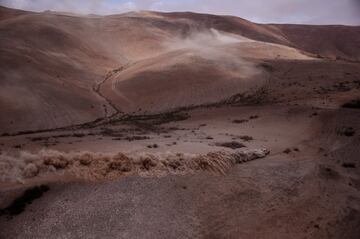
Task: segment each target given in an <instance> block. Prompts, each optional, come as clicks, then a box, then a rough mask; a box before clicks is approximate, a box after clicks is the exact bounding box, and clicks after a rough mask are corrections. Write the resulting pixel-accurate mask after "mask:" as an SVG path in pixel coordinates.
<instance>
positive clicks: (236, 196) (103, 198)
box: [0, 103, 360, 238]
mask: <svg viewBox="0 0 360 239" xmlns="http://www.w3.org/2000/svg"><path fill="white" fill-rule="evenodd" d="M275 112H276V113H275ZM314 113H316V114H314ZM187 114H188V115H189V116H188V118H187V119H185V120H182V121H176V122H169V123H166V124H164V125H161V128H163V130H165V129H166V130H165V131H166V132H165V133H151V131H149V132H147V134H146V135H147V136H148V137H149V139H139V140H135V141H131V142H128V140H127V139H123V140H112V139H113V138H114V137H113V136H103V138H102V139H101V140H100V139H98V136H96V137H94V136H84V137H81V138H73V137H69V138H58V139H57V141H58V142H57V143H56V145H54V146H51V148H52V149H56V150H59V151H69V150H74V149H76V150H80V151H85V150H86V151H89V152H91V151H93V152H99V151H103V152H108V153H110V152H111V151H116V152H131V153H132V154H135V152H137V151H139V152H141V151H147V152H148V153H151V154H155V155H156V154H157V153H158V152H166V151H171V152H178V153H184V152H188V153H189V152H191V153H194V154H205V153H207V152H211V151H224V150H225V151H230V152H231V151H236V150H239V149H234V150H233V149H227V148H222V147H219V146H216V143H219V142H230V141H237V142H242V143H244V144H245V145H246V146H247V147H248V148H267V149H269V150H270V152H271V153H270V155H268V156H267V157H265V158H263V159H256V160H253V161H249V162H246V163H241V164H236V165H232V166H231V167H228V168H226V170H225V172H223V173H220V172H216V171H212V170H210V171H209V170H207V169H204V170H200V171H195V172H190V171H186V170H185V171H183V172H182V173H181V175H173V176H172V174H173V173H171V172H169V174H162V175H157V174H156V173H154V174H143V175H140V177H139V176H138V175H137V174H128V173H123V172H120V173H119V174H116V176H115V178H116V179H113V180H111V181H100V182H85V181H84V178H82V177H81V176H80V177H74V175H71V173H65V174H64V173H62V170H60V171H58V172H55V173H54V172H53V173H46V174H43V175H39V176H37V177H34V178H28V179H24V181H23V182H24V183H25V185H24V186H21V184H18V183H15V184H13V183H11V184H7V186H6V185H3V187H2V188H3V189H2V190H1V198H2V204H6V203H9V202H11V200H12V198H14V197H17V196H19V195H21V192H22V190H23V189H25V188H28V187H29V186H31V185H39V184H44V185H47V187H48V188H49V190H48V191H46V192H44V194H43V195H42V197H40V198H39V199H36V200H34V201H33V202H32V203H31V205H27V206H26V208H25V209H24V211H22V212H21V213H20V214H18V215H10V214H8V215H3V216H2V217H1V219H0V220H1V221H0V222H1V224H2V225H3V228H4V230H2V231H1V235H2V236H3V237H5V236H6V238H49V237H57V238H62V237H66V236H67V235H68V236H70V237H82V236H84V235H86V237H87V238H97V237H107V238H111V237H116V238H128V237H131V238H154V237H155V238H204V237H205V238H305V237H306V238H340V237H341V238H357V236H358V235H359V233H360V232H359V227H358V226H359V223H360V214H359V210H360V208H359V207H360V205H359V197H360V192H359V190H360V183H359V180H360V178H359V164H358V163H359V162H358V158H359V155H360V152H359V147H358V146H359V142H360V137H359V134H358V133H355V135H353V136H346V135H344V134H343V133H342V131H341V130H342V129H343V127H345V126H346V127H350V126H351V127H352V128H353V129H354V130H355V132H358V131H359V130H360V122H359V121H358V119H359V117H360V111H359V110H358V109H347V108H322V109H320V108H316V109H315V108H313V107H305V106H299V105H298V103H297V104H295V105H277V106H276V105H271V106H254V107H248V106H247V107H245V106H243V107H234V106H223V107H217V108H209V109H197V110H193V111H188V112H187ZM250 116H258V117H253V119H250V120H249V121H246V122H242V123H235V122H238V121H234V120H241V119H249V117H250ZM240 122H241V121H240ZM200 125H202V126H201V127H200ZM113 127H114V126H113ZM180 128H181V130H180ZM130 132H131V131H130ZM138 133H139V132H137V133H136V135H138ZM127 135H128V136H131V135H133V134H131V133H127ZM169 135H170V136H169ZM241 135H242V136H243V135H247V136H251V137H253V140H250V141H247V142H244V140H242V139H240V138H238V137H237V136H241ZM37 136H38V135H37ZM27 138H29V136H26V137H24V136H17V137H15V138H14V139H11V140H13V141H11V140H10V139H6V140H4V139H3V140H2V143H3V144H13V143H15V142H16V143H19V142H21V140H24V142H27V143H26V144H24V145H23V146H22V147H23V150H34V149H36V148H37V147H40V146H37V144H40V143H39V141H35V142H32V141H31V140H29V139H27ZM173 141H175V142H177V143H176V145H172V142H173ZM40 142H41V141H40ZM69 142H72V144H70V145H69V144H68V143H69ZM153 143H156V144H157V145H158V148H154V149H153V148H151V149H149V148H148V147H147V146H148V145H151V144H153ZM169 145H171V146H169ZM7 146H8V145H7ZM84 167H86V166H84ZM150 171H151V168H150ZM54 174H55V175H56V176H54ZM78 176H79V175H78ZM85 180H89V178H86V179H85ZM90 180H91V178H90ZM59 181H62V183H60V182H59ZM16 185H18V186H16Z"/></svg>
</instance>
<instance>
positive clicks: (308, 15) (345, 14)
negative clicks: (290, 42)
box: [0, 0, 360, 25]
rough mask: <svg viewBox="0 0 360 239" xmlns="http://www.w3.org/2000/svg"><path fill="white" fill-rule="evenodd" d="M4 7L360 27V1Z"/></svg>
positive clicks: (138, 0)
mask: <svg viewBox="0 0 360 239" xmlns="http://www.w3.org/2000/svg"><path fill="white" fill-rule="evenodd" d="M0 4H1V5H4V6H8V7H13V8H19V9H25V10H32V11H44V10H48V9H49V10H54V11H69V12H77V13H96V14H114V13H121V12H127V11H133V10H158V11H194V12H205V13H213V14H226V15H236V16H240V17H243V18H245V19H249V20H252V21H255V22H260V23H269V22H274V23H305V24H347V25H360V0H257V1H255V0H236V1H234V0H221V1H219V0H118V1H115V0H62V1H56V0H0Z"/></svg>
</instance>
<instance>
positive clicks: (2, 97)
mask: <svg viewBox="0 0 360 239" xmlns="http://www.w3.org/2000/svg"><path fill="white" fill-rule="evenodd" d="M0 16H1V17H0V34H1V38H0V51H1V54H0V58H1V59H0V60H1V62H2V64H1V66H0V77H1V82H0V84H1V87H0V112H1V115H3V116H5V117H1V118H0V125H1V130H0V131H1V132H2V133H14V132H18V131H28V130H42V129H51V128H58V127H64V126H69V125H76V124H81V123H85V122H89V121H93V120H96V119H99V118H104V117H109V116H111V115H113V114H115V113H116V112H120V113H126V114H129V113H135V112H138V113H141V114H143V113H145V114H147V113H157V112H160V111H169V110H170V111H171V110H174V109H177V108H179V107H189V106H194V105H206V104H211V103H216V102H220V101H224V100H226V99H228V98H231V97H232V96H234V95H237V94H240V93H246V92H247V91H249V90H254V88H259V87H263V84H264V83H265V82H266V80H265V79H268V78H269V77H270V74H271V72H270V71H269V67H267V68H266V67H265V68H264V67H262V66H264V64H263V63H264V62H265V61H267V60H269V59H272V60H273V59H278V60H284V61H291V60H296V61H321V60H324V61H327V60H328V59H335V58H338V59H340V60H351V61H357V60H359V59H360V47H358V46H359V39H360V30H359V29H360V28H359V27H347V26H298V25H274V24H271V25H264V24H255V23H252V22H249V21H246V20H244V19H241V18H238V17H231V16H214V15H207V14H196V13H159V12H133V13H127V14H119V15H111V16H102V17H101V16H77V15H70V14H68V15H67V14H63V13H56V12H44V13H34V12H26V11H20V10H14V9H8V8H4V7H1V8H0ZM324 36H326V37H324ZM270 68H271V67H270ZM200 89H201V90H200ZM255 90H256V89H255ZM159 92H160V93H159ZM15 95H16V96H17V97H14V96H15ZM164 99H166V102H165V100H164Z"/></svg>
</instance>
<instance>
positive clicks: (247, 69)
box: [163, 28, 261, 78]
mask: <svg viewBox="0 0 360 239" xmlns="http://www.w3.org/2000/svg"><path fill="white" fill-rule="evenodd" d="M251 41H252V40H250V39H247V38H245V37H242V36H239V35H235V34H231V33H225V32H220V31H218V30H216V29H213V28H211V29H208V30H202V31H200V30H193V31H192V32H190V33H189V34H188V35H187V36H186V37H177V38H173V39H172V40H170V41H167V42H164V43H163V44H164V46H165V49H167V50H168V51H176V50H187V51H188V54H187V56H190V57H191V56H192V57H194V58H196V57H198V58H202V59H205V60H208V61H210V62H214V63H215V64H216V66H217V67H220V68H223V69H224V70H225V71H226V72H228V73H231V74H232V75H233V76H234V77H238V78H250V77H252V76H254V75H257V74H260V73H261V71H259V69H258V68H256V66H255V64H253V63H251V62H249V61H247V60H244V59H243V58H242V57H241V51H240V50H239V48H238V47H236V46H238V45H239V44H241V43H244V42H251ZM229 47H230V48H229ZM232 47H235V48H232ZM233 49H236V50H235V51H234V50H233Z"/></svg>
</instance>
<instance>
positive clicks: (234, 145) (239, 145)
mask: <svg viewBox="0 0 360 239" xmlns="http://www.w3.org/2000/svg"><path fill="white" fill-rule="evenodd" d="M216 146H220V147H225V148H231V149H239V148H243V147H246V146H245V145H244V144H242V143H239V142H236V141H231V142H224V143H217V144H216Z"/></svg>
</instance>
